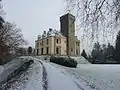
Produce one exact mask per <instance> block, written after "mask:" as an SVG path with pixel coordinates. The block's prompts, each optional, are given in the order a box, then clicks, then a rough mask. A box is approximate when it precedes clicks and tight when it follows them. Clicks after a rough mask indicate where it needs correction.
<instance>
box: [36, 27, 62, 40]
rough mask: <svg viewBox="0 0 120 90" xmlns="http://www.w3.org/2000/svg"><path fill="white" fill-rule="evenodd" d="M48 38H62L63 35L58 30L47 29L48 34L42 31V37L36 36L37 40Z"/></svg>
mask: <svg viewBox="0 0 120 90" xmlns="http://www.w3.org/2000/svg"><path fill="white" fill-rule="evenodd" d="M49 36H62V37H63V35H62V34H61V33H60V32H59V31H58V30H56V29H52V28H49V31H48V32H46V31H44V32H43V34H42V35H38V40H40V39H42V38H46V37H49Z"/></svg>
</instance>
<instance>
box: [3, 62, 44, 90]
mask: <svg viewBox="0 0 120 90" xmlns="http://www.w3.org/2000/svg"><path fill="white" fill-rule="evenodd" d="M3 90H43V88H42V65H41V64H40V63H39V62H38V61H34V64H32V65H31V66H30V67H29V68H28V70H27V71H25V72H22V73H21V74H20V75H18V76H16V77H14V78H13V79H11V80H10V81H9V82H7V83H6V86H5V87H4V89H3Z"/></svg>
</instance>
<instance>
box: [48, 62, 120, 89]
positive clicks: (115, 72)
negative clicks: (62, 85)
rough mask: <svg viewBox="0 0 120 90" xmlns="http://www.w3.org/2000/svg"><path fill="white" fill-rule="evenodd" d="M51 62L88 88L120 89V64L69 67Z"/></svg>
mask: <svg viewBox="0 0 120 90" xmlns="http://www.w3.org/2000/svg"><path fill="white" fill-rule="evenodd" d="M50 64H52V65H53V66H55V67H56V68H58V69H59V70H61V72H62V73H64V74H65V75H67V76H68V77H69V78H71V79H73V80H75V81H77V83H78V84H79V85H81V84H82V85H81V86H83V87H84V88H87V90H120V69H119V68H120V65H99V64H98V65H93V64H79V66H78V67H77V68H68V67H64V66H60V65H56V64H54V63H50ZM85 90H86V89H85Z"/></svg>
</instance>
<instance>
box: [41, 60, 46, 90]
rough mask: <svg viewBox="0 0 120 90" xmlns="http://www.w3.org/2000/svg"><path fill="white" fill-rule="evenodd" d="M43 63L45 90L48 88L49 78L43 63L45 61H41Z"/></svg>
mask: <svg viewBox="0 0 120 90" xmlns="http://www.w3.org/2000/svg"><path fill="white" fill-rule="evenodd" d="M39 62H40V63H41V65H42V68H43V73H42V74H43V75H42V82H43V84H42V86H43V90H48V78H47V71H46V69H45V67H44V65H43V63H42V62H41V61H39Z"/></svg>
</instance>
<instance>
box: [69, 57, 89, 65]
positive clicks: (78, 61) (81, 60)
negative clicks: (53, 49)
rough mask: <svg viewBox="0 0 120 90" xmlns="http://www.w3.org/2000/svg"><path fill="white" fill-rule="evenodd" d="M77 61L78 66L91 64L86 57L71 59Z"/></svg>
mask: <svg viewBox="0 0 120 90" xmlns="http://www.w3.org/2000/svg"><path fill="white" fill-rule="evenodd" d="M71 58H73V59H75V60H76V61H77V63H78V64H90V63H89V62H88V60H86V59H85V58H84V57H82V56H80V57H71Z"/></svg>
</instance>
